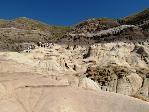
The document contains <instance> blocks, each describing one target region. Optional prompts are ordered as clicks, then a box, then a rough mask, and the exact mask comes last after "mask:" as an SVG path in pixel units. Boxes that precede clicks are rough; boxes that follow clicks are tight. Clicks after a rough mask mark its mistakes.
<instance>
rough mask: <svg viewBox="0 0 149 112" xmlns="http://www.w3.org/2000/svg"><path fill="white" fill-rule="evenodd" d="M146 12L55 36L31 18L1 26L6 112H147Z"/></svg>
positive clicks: (0, 82) (2, 106)
mask: <svg viewBox="0 0 149 112" xmlns="http://www.w3.org/2000/svg"><path fill="white" fill-rule="evenodd" d="M147 12H148V10H145V11H144V12H141V13H140V14H138V15H135V16H132V17H130V18H126V19H123V20H113V19H107V18H106V19H105V18H104V19H91V20H87V21H84V22H82V23H80V24H78V25H76V26H74V27H71V29H70V28H69V29H66V28H62V29H61V28H57V29H58V31H54V33H53V30H51V29H50V28H51V27H50V28H49V27H48V26H47V25H45V24H41V23H40V24H39V23H38V24H37V23H36V22H34V21H33V20H30V19H27V18H23V21H22V19H21V18H19V19H16V20H14V21H11V22H10V21H5V22H4V21H2V22H0V27H1V28H0V46H1V48H0V50H1V52H0V99H1V100H0V110H1V112H33V111H36V112H41V111H42V112H47V111H49V112H57V111H58V112H148V111H149V103H148V102H149V68H148V67H149V38H148V37H149V32H148V31H149V30H148V29H149V24H148V20H149V17H148V15H149V13H147ZM144 13H145V15H146V14H147V16H145V17H144ZM133 18H135V20H138V21H133ZM138 18H139V19H138ZM142 18H143V19H142ZM20 21H21V22H20ZM26 21H27V22H26ZM139 21H141V22H139ZM130 23H132V24H130ZM22 24H23V25H22ZM31 24H32V25H34V26H36V27H32V25H31ZM25 25H27V27H25ZM39 26H40V27H39ZM52 28H53V27H52ZM49 29H50V30H49ZM60 30H62V31H60ZM59 31H60V33H55V32H59ZM64 32H65V33H64ZM59 34H60V35H61V38H56V39H54V40H53V37H55V35H56V36H58V35H59ZM53 35H54V36H53ZM51 37H52V39H51ZM8 107H9V108H8Z"/></svg>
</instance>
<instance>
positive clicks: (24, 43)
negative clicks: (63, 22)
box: [0, 17, 71, 51]
mask: <svg viewBox="0 0 149 112" xmlns="http://www.w3.org/2000/svg"><path fill="white" fill-rule="evenodd" d="M70 29H71V27H62V26H49V25H47V24H45V23H42V22H39V21H36V20H32V19H29V18H25V17H22V18H17V19H14V20H0V50H1V51H3V50H5V51H22V50H24V49H26V48H27V47H28V46H29V45H32V46H35V45H37V43H38V42H43V43H46V42H49V41H51V40H55V39H57V38H61V37H62V36H63V35H64V34H65V33H66V32H67V31H69V30H70Z"/></svg>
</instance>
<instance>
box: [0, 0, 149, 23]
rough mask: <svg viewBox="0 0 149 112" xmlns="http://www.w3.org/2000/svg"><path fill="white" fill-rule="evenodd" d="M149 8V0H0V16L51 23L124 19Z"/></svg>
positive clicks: (2, 17)
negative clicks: (26, 18) (104, 18)
mask: <svg viewBox="0 0 149 112" xmlns="http://www.w3.org/2000/svg"><path fill="white" fill-rule="evenodd" d="M145 8H149V0H0V18H1V19H14V18H17V17H29V18H32V19H36V20H40V21H43V22H45V23H48V24H50V25H74V24H76V23H79V22H80V21H82V20H86V19H89V18H99V17H109V18H121V17H125V16H127V15H131V14H134V13H136V12H138V11H141V10H143V9H145Z"/></svg>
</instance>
